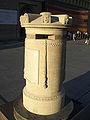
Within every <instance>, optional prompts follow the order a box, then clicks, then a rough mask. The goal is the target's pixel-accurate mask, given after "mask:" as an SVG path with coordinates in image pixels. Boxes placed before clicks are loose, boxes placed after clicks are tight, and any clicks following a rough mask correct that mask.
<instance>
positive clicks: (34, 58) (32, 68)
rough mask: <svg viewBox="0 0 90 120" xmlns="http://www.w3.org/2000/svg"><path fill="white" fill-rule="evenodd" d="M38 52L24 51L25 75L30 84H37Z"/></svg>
mask: <svg viewBox="0 0 90 120" xmlns="http://www.w3.org/2000/svg"><path fill="white" fill-rule="evenodd" d="M38 63H39V51H37V50H30V49H27V48H26V49H25V74H26V77H27V79H29V80H30V81H31V82H32V83H36V84H38V73H39V65H38Z"/></svg>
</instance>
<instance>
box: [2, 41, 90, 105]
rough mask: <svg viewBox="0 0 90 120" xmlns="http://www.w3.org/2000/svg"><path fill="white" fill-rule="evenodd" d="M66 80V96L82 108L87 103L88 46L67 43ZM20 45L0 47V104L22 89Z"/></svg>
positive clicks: (89, 79)
mask: <svg viewBox="0 0 90 120" xmlns="http://www.w3.org/2000/svg"><path fill="white" fill-rule="evenodd" d="M66 51H67V52H66V77H65V81H64V87H65V90H66V94H67V96H69V97H70V98H71V99H73V100H76V101H78V102H80V103H82V104H83V105H87V104H89V103H90V45H88V46H87V45H85V43H84V40H76V41H67V49H66ZM23 69H24V43H23V42H17V41H13V42H5V43H3V42H1V43H0V104H3V103H7V102H9V101H12V100H14V99H15V98H16V97H17V96H19V95H20V94H21V93H22V89H23V87H24V85H25V80H24V78H23V74H24V73H23Z"/></svg>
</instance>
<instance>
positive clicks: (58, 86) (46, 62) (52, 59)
mask: <svg viewBox="0 0 90 120" xmlns="http://www.w3.org/2000/svg"><path fill="white" fill-rule="evenodd" d="M71 21H72V18H71V17H69V16H68V15H66V14H65V15H52V14H51V13H50V12H43V13H40V14H27V13H25V14H24V15H23V16H21V17H20V22H21V26H22V27H25V32H26V38H25V63H24V78H25V79H26V86H25V87H24V89H23V98H22V100H23V101H21V102H22V105H21V106H23V109H25V110H24V111H28V113H27V114H29V115H28V116H29V117H24V116H23V114H24V113H25V112H22V111H23V109H22V111H21V108H20V107H18V106H20V101H19V102H18V103H19V104H18V106H15V107H14V111H15V112H14V114H15V115H14V116H15V118H16V120H19V118H18V116H19V117H21V118H22V120H23V118H24V119H25V120H29V119H30V120H31V118H30V114H32V116H33V115H36V116H37V117H36V118H38V116H41V117H45V116H51V118H52V116H54V117H53V119H55V118H56V116H57V114H58V119H57V120H60V119H62V118H64V117H66V116H67V117H68V115H69V114H70V113H71V111H72V109H73V104H72V103H70V105H69V106H70V107H69V108H70V109H69V111H68V115H66V114H65V115H63V116H64V117H61V118H60V117H59V116H62V115H61V114H62V111H65V110H63V109H64V108H65V90H64V88H63V81H64V77H65V60H66V57H65V56H66V32H67V28H68V27H70V25H71ZM17 107H18V108H17ZM18 109H20V111H21V112H20V111H18ZM21 113H23V114H22V115H21ZM25 114H26V113H25ZM26 116H27V115H26ZM21 118H20V120H21ZM39 118H40V117H39ZM53 119H51V120H53ZM35 120H38V119H35ZM41 120H42V119H41ZM45 120H47V119H46V118H45Z"/></svg>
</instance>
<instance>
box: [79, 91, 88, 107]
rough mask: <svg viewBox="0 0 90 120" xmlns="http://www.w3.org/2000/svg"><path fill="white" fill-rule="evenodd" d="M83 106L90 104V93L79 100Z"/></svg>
mask: <svg viewBox="0 0 90 120" xmlns="http://www.w3.org/2000/svg"><path fill="white" fill-rule="evenodd" d="M78 101H80V102H81V103H82V104H83V105H88V104H90V91H89V92H87V93H85V94H84V95H83V96H82V97H81V98H80V99H78Z"/></svg>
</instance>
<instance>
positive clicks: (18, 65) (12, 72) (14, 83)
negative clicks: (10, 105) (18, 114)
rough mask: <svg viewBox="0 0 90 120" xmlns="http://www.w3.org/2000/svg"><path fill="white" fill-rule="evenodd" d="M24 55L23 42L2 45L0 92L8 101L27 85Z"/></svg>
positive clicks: (0, 55) (0, 48) (0, 47)
mask: <svg viewBox="0 0 90 120" xmlns="http://www.w3.org/2000/svg"><path fill="white" fill-rule="evenodd" d="M23 57H24V47H23V44H22V43H12V44H10V43H9V44H2V45H0V94H1V95H2V96H3V97H4V98H5V99H6V100H7V101H11V100H12V99H15V98H16V96H17V95H18V94H19V93H20V92H21V90H22V88H23V86H24V85H25V81H24V79H23V64H24V62H23Z"/></svg>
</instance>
